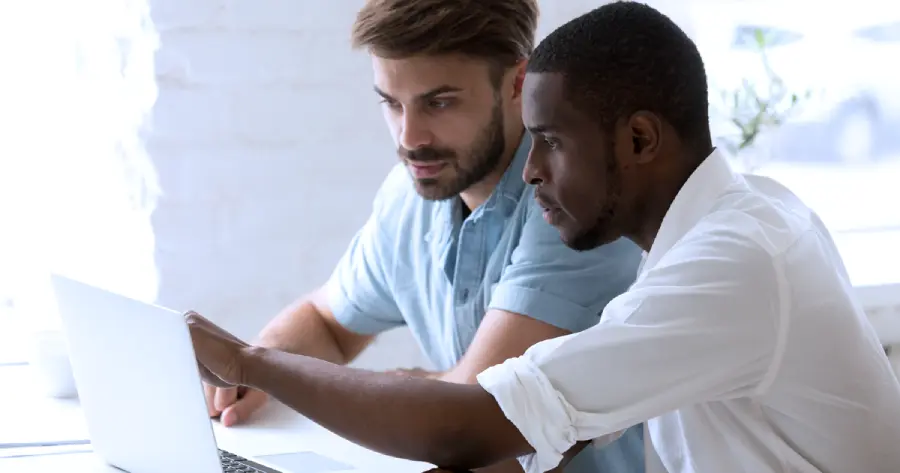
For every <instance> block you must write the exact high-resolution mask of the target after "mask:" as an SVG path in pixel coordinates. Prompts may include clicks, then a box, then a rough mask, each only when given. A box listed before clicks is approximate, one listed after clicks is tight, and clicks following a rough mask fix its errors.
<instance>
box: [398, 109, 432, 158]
mask: <svg viewBox="0 0 900 473" xmlns="http://www.w3.org/2000/svg"><path fill="white" fill-rule="evenodd" d="M400 122H401V123H400V137H399V141H400V146H402V147H404V148H406V149H418V148H421V147H423V146H428V145H430V144H431V142H432V138H433V136H432V134H431V131H429V129H428V126H427V125H428V123H427V120H426V119H425V118H424V117H422V116H421V115H418V114H417V113H415V112H413V111H407V112H405V113H404V114H403V117H402V118H401V119H400Z"/></svg>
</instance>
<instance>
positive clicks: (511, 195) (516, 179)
mask: <svg viewBox="0 0 900 473" xmlns="http://www.w3.org/2000/svg"><path fill="white" fill-rule="evenodd" d="M530 151H531V136H530V135H529V134H528V133H524V134H523V136H522V141H520V142H519V147H518V148H517V149H516V154H515V155H513V159H512V161H511V162H510V163H509V167H507V168H506V172H505V173H503V177H501V178H500V182H499V183H497V188H496V189H494V192H493V193H492V194H491V197H490V198H489V199H488V202H485V204H490V205H491V206H493V205H497V203H496V199H495V196H500V197H505V198H507V199H511V200H512V201H513V202H514V203H518V202H519V198H520V197H522V190H524V189H525V181H524V180H523V179H522V171H524V170H525V162H526V161H528V153H529V152H530Z"/></svg>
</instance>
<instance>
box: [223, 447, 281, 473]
mask: <svg viewBox="0 0 900 473" xmlns="http://www.w3.org/2000/svg"><path fill="white" fill-rule="evenodd" d="M219 460H221V461H222V473H280V472H278V471H276V470H273V469H271V468H268V467H265V466H263V465H260V464H258V463H256V462H254V461H251V460H248V459H246V458H244V457H242V456H240V455H235V454H234V453H231V452H226V451H225V450H221V449H220V450H219Z"/></svg>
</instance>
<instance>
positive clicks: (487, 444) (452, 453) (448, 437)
mask: <svg viewBox="0 0 900 473" xmlns="http://www.w3.org/2000/svg"><path fill="white" fill-rule="evenodd" d="M492 445H493V444H492V443H491V441H490V440H489V439H485V438H481V436H480V435H479V433H478V432H477V431H472V430H468V431H466V430H465V429H449V430H440V431H438V432H435V433H434V434H433V435H431V436H430V438H429V439H428V440H427V441H426V442H425V445H423V449H422V452H421V453H422V456H421V458H422V461H425V462H427V463H431V464H433V465H435V466H437V467H438V468H443V469H448V470H451V471H457V470H463V471H465V470H473V469H477V468H483V467H486V466H490V465H493V464H494V463H497V462H499V461H501V460H503V458H500V457H499V456H498V455H496V454H495V453H496V452H492Z"/></svg>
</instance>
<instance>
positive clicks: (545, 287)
mask: <svg viewBox="0 0 900 473" xmlns="http://www.w3.org/2000/svg"><path fill="white" fill-rule="evenodd" d="M522 198H523V199H528V202H529V203H528V205H529V209H528V212H527V214H526V220H525V222H524V228H523V229H522V234H521V238H520V241H519V243H518V246H517V247H516V248H515V250H514V251H513V252H512V255H511V261H510V262H509V264H508V266H507V267H506V268H505V269H504V270H503V273H502V275H501V278H500V281H499V282H498V283H497V285H496V286H495V288H494V290H493V295H492V297H491V301H490V304H489V308H490V309H499V310H505V311H508V312H514V313H517V314H522V315H526V316H528V317H532V318H535V319H538V320H541V321H542V322H546V323H548V324H551V325H554V326H556V327H560V328H563V329H566V330H569V331H571V332H578V331H581V330H584V329H586V328H588V327H591V326H592V325H594V324H596V323H597V322H598V321H599V320H600V313H601V312H602V310H603V308H604V307H605V306H606V304H607V303H609V301H610V300H612V299H613V298H614V297H616V296H618V295H619V294H622V293H623V292H625V291H626V290H627V289H628V287H629V286H630V285H631V284H632V283H633V282H634V280H635V278H636V276H637V268H638V265H639V263H640V260H641V250H640V248H639V247H638V246H637V245H635V244H634V243H632V242H630V241H628V240H626V239H624V238H623V239H620V240H617V241H615V242H613V243H610V244H607V245H604V246H601V247H599V248H596V249H593V250H590V251H583V252H578V251H575V250H573V249H571V248H569V247H567V246H566V245H565V244H564V243H563V242H562V240H561V238H560V235H559V231H558V230H556V228H554V227H553V226H551V225H550V224H548V223H547V222H546V221H544V219H543V216H542V215H541V210H540V208H539V207H538V206H537V204H535V203H534V199H532V198H531V197H530V196H528V195H526V196H523V197H522Z"/></svg>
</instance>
